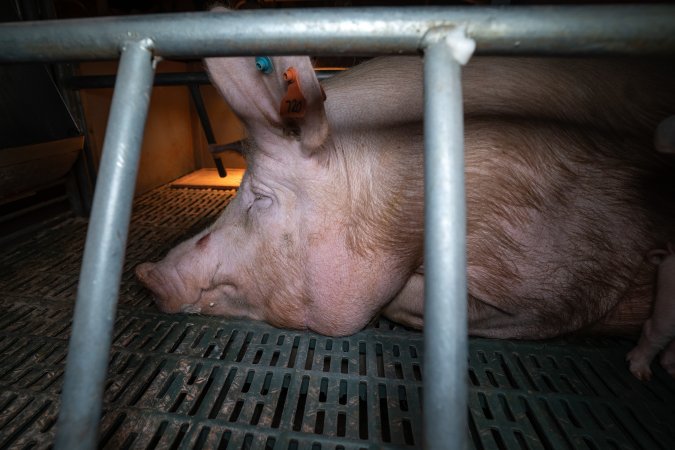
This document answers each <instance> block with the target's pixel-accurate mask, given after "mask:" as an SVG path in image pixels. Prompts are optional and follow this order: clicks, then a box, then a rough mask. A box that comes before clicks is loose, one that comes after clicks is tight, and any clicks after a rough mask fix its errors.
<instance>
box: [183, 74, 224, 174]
mask: <svg viewBox="0 0 675 450" xmlns="http://www.w3.org/2000/svg"><path fill="white" fill-rule="evenodd" d="M188 89H189V90H190V96H191V97H192V103H193V104H194V105H195V109H196V110H197V116H199V123H201V125H202V130H204V135H205V136H206V142H207V143H208V144H209V146H210V145H213V144H215V143H216V137H215V136H214V134H213V128H211V121H210V120H209V114H208V113H207V112H206V106H204V99H203V98H202V94H201V92H200V91H199V85H196V84H188ZM211 157H213V162H214V163H215V164H216V169H218V176H220V178H225V177H226V176H227V169H226V168H225V166H224V165H223V161H222V160H221V159H220V157H219V156H217V155H215V154H212V155H211Z"/></svg>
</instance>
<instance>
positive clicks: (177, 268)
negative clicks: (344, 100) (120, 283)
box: [136, 57, 419, 335]
mask: <svg viewBox="0 0 675 450" xmlns="http://www.w3.org/2000/svg"><path fill="white" fill-rule="evenodd" d="M272 64H273V68H274V70H273V72H272V73H269V74H265V73H263V72H261V71H259V70H257V69H256V63H255V59H254V58H252V57H251V58H214V59H207V60H206V65H207V69H208V72H209V74H210V77H211V80H212V81H213V83H214V85H216V87H217V88H218V90H219V91H220V93H221V94H222V95H223V97H224V98H225V99H226V101H227V102H228V103H229V104H230V106H231V107H232V108H233V109H234V110H235V112H236V113H237V115H238V116H239V117H240V118H241V119H242V121H243V122H244V124H245V126H246V128H247V131H248V135H249V137H250V143H249V146H248V147H247V150H246V158H247V162H248V169H247V171H246V174H245V176H244V178H243V180H242V184H241V186H240V188H239V191H238V193H237V195H236V197H235V198H234V199H233V200H232V202H231V203H230V204H229V205H228V206H227V208H226V209H225V211H224V212H223V214H222V215H221V216H220V217H219V218H218V220H217V221H216V222H215V223H214V224H213V225H211V226H210V227H209V228H207V229H206V230H204V231H203V232H201V233H199V234H198V235H196V236H194V237H193V238H191V239H189V240H187V241H185V242H183V243H182V244H180V245H178V246H177V247H176V248H174V249H173V250H171V251H170V252H169V254H168V255H167V256H166V257H165V258H164V259H163V260H162V261H160V262H157V263H145V264H141V265H140V266H138V267H137V269H136V274H137V276H138V278H139V279H140V280H141V282H142V283H143V284H144V285H145V286H147V287H148V288H149V289H151V290H152V291H153V292H154V293H155V298H156V303H157V305H158V307H159V308H160V309H161V310H162V311H165V312H192V313H197V312H198V313H203V314H217V315H223V316H238V317H248V318H253V319H257V320H264V321H267V322H269V323H271V324H273V325H276V326H282V327H290V328H300V329H302V328H309V329H313V330H314V331H317V332H320V333H324V334H329V335H344V334H350V333H353V332H356V331H358V330H359V329H361V328H362V327H363V326H364V325H366V324H367V322H368V321H369V320H371V318H372V317H373V316H374V315H375V314H376V312H377V311H379V310H380V309H381V307H382V306H383V304H384V303H386V302H387V301H389V300H390V299H391V298H393V296H394V295H395V294H396V293H397V292H398V291H399V290H400V289H401V288H402V286H403V283H404V282H405V280H406V278H407V276H408V274H409V273H410V272H411V271H412V270H414V268H415V267H414V266H415V264H416V263H415V264H404V263H402V262H401V259H400V258H398V257H395V256H393V255H391V254H387V252H382V251H378V250H376V249H375V247H376V246H372V245H367V244H365V243H363V242H357V241H359V239H360V238H358V237H356V234H359V235H360V231H355V230H356V228H359V230H361V231H363V230H362V228H363V227H362V226H361V225H358V226H357V225H355V217H354V216H355V215H357V216H360V217H361V218H362V219H364V220H365V225H363V226H364V227H366V228H367V227H370V228H373V229H374V228H377V223H376V222H377V220H380V219H379V218H375V219H372V220H369V219H368V215H369V214H370V216H372V217H375V216H378V217H379V214H377V213H373V212H370V211H369V206H368V205H365V206H363V205H362V204H363V203H364V202H363V199H364V198H370V197H369V196H374V195H375V194H372V193H370V192H369V191H368V189H369V188H370V187H371V186H369V185H368V183H372V182H373V180H372V179H369V178H367V177H366V178H364V179H363V180H362V181H359V182H354V181H353V180H350V178H349V177H350V176H352V177H353V176H354V173H351V175H350V171H351V170H352V169H350V168H348V167H347V166H349V165H350V164H351V165H356V162H355V161H354V160H353V157H352V156H350V157H347V158H345V157H344V151H343V150H344V149H343V148H342V145H341V144H336V143H338V142H340V141H342V140H343V139H342V138H341V137H340V136H339V135H338V136H336V135H335V133H333V134H331V133H329V123H328V120H327V115H326V110H325V109H324V108H325V105H324V99H325V97H324V92H323V89H322V88H321V86H320V84H319V82H318V80H317V78H316V76H315V74H314V70H313V68H312V66H311V63H310V60H309V58H307V57H279V58H272ZM289 69H292V70H291V71H290V72H289ZM284 74H286V78H289V77H294V79H295V81H294V83H296V86H299V91H298V90H296V91H294V92H291V91H289V82H288V80H286V79H284ZM289 92H290V94H289ZM298 92H300V95H301V96H298ZM352 147H354V148H352V149H351V150H353V154H358V153H359V151H360V150H359V148H362V147H363V145H361V144H358V143H357V145H355V146H352ZM350 158H351V159H350ZM377 167H378V163H377V162H374V163H373V169H372V171H370V175H371V176H375V175H376V172H377V170H379V169H378V168H377ZM364 183H365V185H364ZM359 186H361V187H359ZM356 191H358V192H360V193H361V194H359V195H354V193H355V192H356ZM347 192H349V194H347ZM355 208H356V209H357V210H363V211H360V212H359V211H355ZM390 212H391V211H390ZM418 213H419V211H418ZM364 216H366V217H364ZM388 218H389V219H392V220H396V217H388ZM365 231H366V232H365V234H368V232H367V230H365ZM381 232H382V233H388V232H387V230H381ZM370 234H371V235H373V234H374V232H373V233H370ZM389 234H391V233H389ZM389 238H390V239H394V238H395V236H393V235H392V236H389Z"/></svg>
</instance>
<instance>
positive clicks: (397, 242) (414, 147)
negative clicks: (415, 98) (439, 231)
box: [331, 125, 424, 270]
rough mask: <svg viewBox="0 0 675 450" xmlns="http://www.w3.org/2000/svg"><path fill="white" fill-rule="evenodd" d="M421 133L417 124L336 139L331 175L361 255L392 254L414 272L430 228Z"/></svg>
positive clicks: (352, 243)
mask: <svg viewBox="0 0 675 450" xmlns="http://www.w3.org/2000/svg"><path fill="white" fill-rule="evenodd" d="M419 133H421V129H420V128H419V127H418V126H417V125H411V126H409V127H405V128H401V129H399V130H397V131H395V132H393V133H392V131H391V130H375V131H370V132H368V133H362V134H357V135H354V136H340V137H338V138H337V139H335V142H336V151H335V159H336V161H335V162H333V163H331V169H332V175H331V176H332V177H333V178H334V179H335V180H337V182H336V183H332V184H331V186H332V192H331V195H332V196H335V197H339V198H342V201H341V203H340V204H339V205H338V209H339V210H340V211H341V212H343V213H342V215H343V219H342V223H343V224H344V236H345V241H346V243H347V247H348V248H349V249H350V250H351V251H352V252H354V253H355V254H356V255H359V256H362V257H366V256H372V255H373V254H376V253H383V252H388V253H390V254H393V255H395V258H397V259H399V260H400V263H401V264H403V265H405V266H406V267H408V266H410V269H411V270H412V269H414V267H413V266H414V265H416V264H419V257H420V256H421V237H422V235H423V227H424V224H423V219H424V213H423V211H424V209H423V208H424V200H423V189H424V180H423V175H422V170H423V164H422V157H423V154H422V151H421V148H420V146H421V145H420V142H421V141H420V139H419ZM340 138H342V139H340ZM413 260H415V263H413V262H412V261H413Z"/></svg>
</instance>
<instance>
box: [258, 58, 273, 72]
mask: <svg viewBox="0 0 675 450" xmlns="http://www.w3.org/2000/svg"><path fill="white" fill-rule="evenodd" d="M255 68H256V69H258V70H259V71H261V72H262V73H264V74H270V73H272V72H274V66H273V65H272V60H271V59H270V58H269V57H267V56H256V57H255Z"/></svg>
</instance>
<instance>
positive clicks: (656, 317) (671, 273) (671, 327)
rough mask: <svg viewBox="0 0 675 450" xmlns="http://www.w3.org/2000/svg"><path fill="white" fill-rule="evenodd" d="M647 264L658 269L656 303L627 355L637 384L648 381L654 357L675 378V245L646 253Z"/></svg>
mask: <svg viewBox="0 0 675 450" xmlns="http://www.w3.org/2000/svg"><path fill="white" fill-rule="evenodd" d="M648 257H649V260H650V261H651V262H652V264H655V265H658V266H659V270H658V280H657V291H656V299H655V302H654V307H653V312H652V315H651V316H650V317H649V319H647V321H646V322H645V324H644V327H643V328H642V335H641V336H640V340H639V341H638V345H637V346H636V347H635V348H634V349H633V350H631V351H630V352H629V353H628V355H626V360H627V361H628V362H629V364H630V371H631V372H632V373H633V375H635V377H636V378H638V379H640V380H644V381H647V380H650V379H651V377H652V371H651V368H650V367H649V365H650V363H651V361H652V359H653V358H654V356H656V354H657V353H658V352H659V351H661V350H663V349H664V347H665V346H666V345H668V347H667V348H666V349H665V351H664V352H663V353H662V355H661V365H662V366H663V368H664V369H666V371H667V372H668V373H669V374H670V375H671V376H673V377H675V340H674V339H675V245H673V244H672V243H668V246H667V248H666V249H656V250H652V251H651V252H649V255H648Z"/></svg>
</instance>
